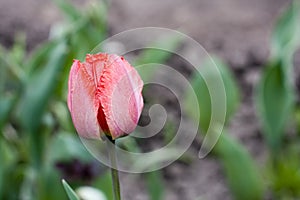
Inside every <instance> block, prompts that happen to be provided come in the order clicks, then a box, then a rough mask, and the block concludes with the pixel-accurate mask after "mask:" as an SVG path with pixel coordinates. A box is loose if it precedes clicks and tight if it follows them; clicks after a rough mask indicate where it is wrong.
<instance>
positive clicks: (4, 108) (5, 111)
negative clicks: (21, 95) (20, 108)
mask: <svg viewBox="0 0 300 200" xmlns="http://www.w3.org/2000/svg"><path fill="white" fill-rule="evenodd" d="M15 101H16V98H15V97H14V96H7V97H2V98H1V99H0V130H1V129H2V126H3V125H4V124H5V121H6V120H7V119H8V116H9V113H10V112H11V110H12V109H13V105H14V103H15Z"/></svg>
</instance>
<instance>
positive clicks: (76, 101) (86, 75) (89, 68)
mask: <svg viewBox="0 0 300 200" xmlns="http://www.w3.org/2000/svg"><path fill="white" fill-rule="evenodd" d="M102 63H103V61H100V60H99V59H98V60H96V61H95V58H94V57H92V56H91V55H87V57H86V62H84V63H80V61H78V60H75V61H74V63H73V65H72V67H71V71H70V77H69V94H68V107H69V110H70V113H71V117H72V120H73V123H74V126H75V128H76V130H77V132H78V134H79V135H80V136H82V137H86V138H94V139H96V138H99V137H100V133H101V132H102V130H101V127H100V126H99V123H98V118H97V115H98V109H99V106H100V101H99V98H96V89H97V85H98V82H99V78H100V76H101V73H102V69H103V64H102Z"/></svg>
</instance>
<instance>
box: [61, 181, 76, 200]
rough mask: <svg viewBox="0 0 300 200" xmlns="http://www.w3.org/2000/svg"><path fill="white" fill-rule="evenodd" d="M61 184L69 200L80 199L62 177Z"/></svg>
mask: <svg viewBox="0 0 300 200" xmlns="http://www.w3.org/2000/svg"><path fill="white" fill-rule="evenodd" d="M62 184H63V186H64V188H65V191H66V192H67V195H68V197H69V199H70V200H80V199H79V197H78V196H77V195H76V193H75V192H74V190H73V189H72V188H71V187H70V186H69V184H68V183H67V182H66V181H65V180H64V179H63V180H62Z"/></svg>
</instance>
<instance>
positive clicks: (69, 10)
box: [54, 0, 81, 21]
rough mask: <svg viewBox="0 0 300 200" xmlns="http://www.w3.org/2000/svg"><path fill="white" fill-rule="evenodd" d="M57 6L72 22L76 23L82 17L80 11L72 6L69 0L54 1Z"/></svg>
mask: <svg viewBox="0 0 300 200" xmlns="http://www.w3.org/2000/svg"><path fill="white" fill-rule="evenodd" d="M54 2H55V3H56V5H57V6H58V7H59V8H60V10H61V11H62V12H63V14H65V15H66V17H68V18H69V19H70V20H71V21H75V20H77V19H79V18H80V17H81V13H80V12H79V11H78V9H77V8H76V7H75V6H73V5H72V4H71V2H70V1H68V0H54Z"/></svg>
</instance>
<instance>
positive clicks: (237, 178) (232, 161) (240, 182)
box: [185, 58, 264, 200]
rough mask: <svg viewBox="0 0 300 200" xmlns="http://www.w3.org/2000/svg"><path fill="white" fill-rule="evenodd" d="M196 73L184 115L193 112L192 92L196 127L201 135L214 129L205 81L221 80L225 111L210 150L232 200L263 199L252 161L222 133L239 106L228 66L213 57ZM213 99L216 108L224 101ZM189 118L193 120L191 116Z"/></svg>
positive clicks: (226, 134) (237, 93) (234, 84)
mask: <svg viewBox="0 0 300 200" xmlns="http://www.w3.org/2000/svg"><path fill="white" fill-rule="evenodd" d="M213 65H215V66H216V67H217V69H218V71H217V70H213V67H214V66H213ZM200 70H201V74H200V73H198V72H197V73H195V74H194V76H193V77H192V86H193V89H192V90H191V91H188V92H187V95H186V96H187V97H186V102H185V105H186V106H185V107H186V109H187V110H188V111H190V112H188V113H189V114H192V113H193V112H192V110H193V109H194V108H193V107H194V106H195V105H194V104H192V103H191V101H190V96H191V95H192V93H194V92H195V93H196V96H197V99H198V102H199V104H198V105H199V110H200V121H199V126H200V129H201V130H202V132H203V133H204V134H206V132H207V130H208V128H209V126H218V125H219V124H217V123H218V122H213V121H212V100H211V98H212V97H211V95H210V93H209V90H208V86H207V82H210V81H214V80H217V79H218V78H219V77H221V78H222V82H223V83H224V89H225V94H226V111H227V112H226V119H225V128H224V129H223V131H222V134H221V136H220V137H219V139H218V142H217V144H216V146H215V147H214V153H215V154H216V155H217V157H218V159H219V160H220V161H221V163H222V165H223V166H224V171H225V173H226V177H227V179H228V183H229V186H230V189H231V191H232V193H233V196H234V198H235V199H237V200H260V199H263V191H264V188H263V184H262V179H261V176H260V174H259V173H258V169H257V167H256V165H255V162H254V161H253V160H252V158H251V156H250V154H249V153H248V152H247V150H246V149H245V147H243V146H242V145H241V144H239V142H238V141H236V140H234V139H233V138H232V137H231V136H230V135H229V134H228V133H227V131H226V125H227V124H228V122H229V120H230V118H231V117H232V115H233V114H234V113H235V111H236V109H237V106H238V103H239V90H238V87H237V84H236V82H235V80H234V78H233V75H232V74H231V72H230V71H229V67H228V66H227V65H226V64H225V63H224V62H223V61H221V60H220V59H217V58H212V60H207V61H206V62H204V64H203V65H202V66H201V69H200ZM209 80H210V81H209ZM206 81H207V82H206ZM217 100H218V101H219V102H217V103H216V104H217V105H221V104H222V102H221V101H224V99H222V98H221V97H220V98H218V99H217ZM217 112H218V111H217ZM220 112H222V111H220ZM191 117H192V118H194V119H197V118H195V116H193V115H191Z"/></svg>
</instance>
